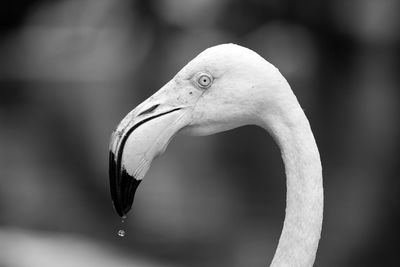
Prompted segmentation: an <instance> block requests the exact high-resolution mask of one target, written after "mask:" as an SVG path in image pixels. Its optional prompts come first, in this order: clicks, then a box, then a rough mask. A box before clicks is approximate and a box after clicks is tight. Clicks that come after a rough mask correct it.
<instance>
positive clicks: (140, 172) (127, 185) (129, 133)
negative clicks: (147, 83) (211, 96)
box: [109, 84, 189, 217]
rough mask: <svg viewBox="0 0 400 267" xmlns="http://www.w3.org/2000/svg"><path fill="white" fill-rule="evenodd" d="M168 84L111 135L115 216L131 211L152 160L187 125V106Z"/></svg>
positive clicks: (112, 189) (139, 107) (110, 160)
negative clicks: (137, 190)
mask: <svg viewBox="0 0 400 267" xmlns="http://www.w3.org/2000/svg"><path fill="white" fill-rule="evenodd" d="M173 89H174V87H173V86H171V84H167V85H166V86H164V87H163V88H161V89H160V90H159V91H158V92H157V93H155V94H154V95H153V96H152V97H150V98H148V99H147V100H145V101H144V102H143V103H142V104H140V105H139V106H138V107H136V108H135V109H134V110H132V111H131V112H130V113H129V114H128V115H126V117H125V118H124V119H123V120H122V121H121V123H120V124H119V125H118V127H117V129H116V130H115V131H114V132H113V133H112V135H111V142H110V159H109V176H110V188H111V198H112V201H113V204H114V208H115V210H116V211H117V213H118V215H119V216H121V217H123V216H125V215H126V214H127V213H128V212H129V210H130V209H131V206H132V203H133V199H134V195H135V192H136V189H137V187H138V186H139V184H140V182H141V181H142V179H143V177H144V176H145V174H146V172H147V171H148V169H149V167H150V164H151V162H152V160H153V159H154V158H155V157H157V156H158V155H160V154H161V153H163V152H164V151H165V149H166V147H167V145H168V143H169V142H170V141H171V139H172V138H173V136H174V135H175V134H176V133H178V132H179V131H180V130H181V129H182V128H183V127H185V126H186V125H187V124H188V123H189V116H188V115H189V112H188V110H189V109H188V106H187V105H185V104H184V103H182V101H181V102H180V103H179V102H178V100H179V99H180V98H179V97H177V95H176V94H177V91H176V90H173Z"/></svg>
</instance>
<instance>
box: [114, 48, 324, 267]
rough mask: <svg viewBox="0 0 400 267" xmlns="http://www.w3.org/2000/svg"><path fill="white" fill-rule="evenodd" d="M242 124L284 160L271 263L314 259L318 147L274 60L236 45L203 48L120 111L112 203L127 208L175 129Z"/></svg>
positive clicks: (319, 193)
mask: <svg viewBox="0 0 400 267" xmlns="http://www.w3.org/2000/svg"><path fill="white" fill-rule="evenodd" d="M244 125H256V126H259V127H261V128H263V129H265V130H266V131H267V132H268V133H269V134H270V136H272V138H273V139H274V141H275V142H276V143H277V145H278V147H279V149H280V152H281V156H282V160H283V162H284V166H285V174H286V210H285V219H284V222H283V228H282V232H281V235H280V238H279V242H278V245H277V249H276V251H275V254H274V257H273V259H272V262H271V264H270V266H274V267H277V266H313V264H314V262H315V258H316V253H317V249H318V244H319V240H320V237H321V230H322V221H323V203H324V193H323V179H322V165H321V159H320V155H319V150H318V147H317V144H316V141H315V138H314V135H313V132H312V130H311V126H310V123H309V121H308V119H307V117H306V115H305V113H304V110H303V109H302V108H301V106H300V104H299V102H298V100H297V98H296V96H295V94H294V92H293V90H292V89H291V87H290V85H289V83H288V82H287V80H286V79H285V78H284V77H283V75H282V74H281V73H280V71H279V70H278V68H276V67H275V66H274V65H272V64H271V63H269V62H268V61H267V60H266V59H264V58H263V57H262V56H260V55H259V54H258V53H256V52H254V51H253V50H251V49H248V48H246V47H243V46H240V45H236V44H220V45H216V46H213V47H210V48H207V49H206V50H204V51H203V52H201V53H200V54H198V55H197V56H196V57H195V58H194V59H193V60H191V61H190V62H189V63H188V64H187V65H185V66H184V67H183V68H182V69H181V70H180V71H179V72H178V73H177V74H176V75H175V76H174V77H173V78H172V79H171V80H170V81H169V82H167V83H166V84H165V85H164V86H162V87H161V89H159V90H158V91H157V92H155V93H154V94H153V95H152V96H150V97H149V98H148V99H147V100H145V101H144V102H142V103H141V104H139V105H138V106H137V107H136V108H134V109H133V110H132V111H131V112H129V113H128V114H127V115H126V116H125V117H124V118H123V119H122V121H121V122H120V124H119V125H118V126H117V128H116V130H115V131H114V132H113V133H112V135H111V141H110V156H109V178H110V190H111V198H112V202H113V205H114V208H115V210H116V212H117V213H118V214H119V215H120V216H121V217H124V216H126V214H127V213H128V212H129V211H130V209H131V207H132V204H133V199H134V195H135V192H136V189H137V188H138V185H139V184H140V182H141V181H142V179H143V178H144V176H145V174H146V172H147V171H148V169H149V168H150V165H151V162H152V160H153V159H154V158H156V157H157V156H158V155H160V154H162V153H163V152H164V151H165V149H166V147H167V146H168V143H169V142H170V141H171V139H172V138H173V137H174V136H176V135H177V134H178V133H183V134H189V135H195V136H196V135H197V136H203V135H211V134H214V133H218V132H222V131H227V130H231V129H234V128H237V127H241V126H244Z"/></svg>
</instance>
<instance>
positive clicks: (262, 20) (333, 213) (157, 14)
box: [0, 0, 400, 267]
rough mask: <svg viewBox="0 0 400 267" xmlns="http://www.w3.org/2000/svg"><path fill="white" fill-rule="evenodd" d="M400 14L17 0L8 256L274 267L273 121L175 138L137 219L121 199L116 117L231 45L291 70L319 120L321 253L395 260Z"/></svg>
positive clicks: (329, 257)
mask: <svg viewBox="0 0 400 267" xmlns="http://www.w3.org/2000/svg"><path fill="white" fill-rule="evenodd" d="M399 14H400V1H397V0H328V1H318V0H308V1H300V0H298V1H290V0H285V1H283V0H279V1H278V0H268V1H267V0H264V1H262V0H248V1H239V0H221V1H212V0H186V1H179V0H160V1H156V0H153V1H145V0H142V1H138V0H137V1H135V0H118V1H113V0H57V1H50V0H37V1H28V0H14V1H3V2H2V3H1V4H0V86H1V90H0V149H1V153H0V266H4V267H20V266H21V267H25V266H30V267H31V266H57V267H58V266H98V267H100V266H117V267H118V266H199V267H200V266H233V267H236V266H237V267H239V266H266V265H268V264H269V263H270V261H271V259H272V257H273V254H274V251H275V249H276V246H277V244H278V239H279V235H280V231H281V228H282V223H283V218H284V208H285V192H286V191H285V190H286V189H285V175H284V169H283V164H282V162H281V158H280V153H279V150H278V148H277V146H276V145H275V144H274V142H273V140H272V139H271V138H270V137H269V136H268V135H267V134H266V133H265V132H264V131H263V130H261V129H259V128H256V127H250V126H249V127H243V128H240V129H236V130H234V131H230V132H226V133H221V134H217V135H214V136H209V137H184V136H182V137H180V138H177V139H175V140H174V141H173V143H172V144H171V145H170V146H169V149H168V150H167V152H166V153H165V154H164V156H162V157H161V158H158V159H157V160H156V161H155V162H154V164H153V166H152V168H151V170H150V171H149V173H148V174H147V178H146V179H145V181H144V182H143V183H142V184H141V186H140V187H139V190H138V193H137V196H136V200H135V203H134V207H133V211H132V212H131V213H130V214H129V216H128V218H127V220H126V221H125V222H124V223H121V220H120V219H119V217H118V216H117V214H116V213H115V212H114V210H113V208H112V204H111V199H110V194H109V188H108V142H109V138H110V134H111V132H112V131H113V129H114V128H115V127H116V125H117V124H118V123H119V121H120V120H121V119H122V118H123V116H125V114H126V113H127V112H129V111H130V110H131V109H133V108H134V107H135V106H136V105H137V104H139V103H140V102H141V101H143V100H144V99H145V98H147V97H148V96H150V95H151V94H152V93H153V92H155V91H156V90H158V89H159V88H160V87H161V86H162V85H163V84H164V83H165V82H167V81H168V80H169V79H170V78H171V77H172V76H173V75H174V74H175V73H176V72H177V71H178V70H179V69H180V68H181V67H182V66H183V65H184V64H186V63H187V62H188V61H190V60H191V59H192V58H194V57H195V56H196V55H197V54H198V53H199V52H201V51H202V50H204V49H205V48H207V47H209V46H213V45H216V44H220V43H226V42H233V43H237V44H240V45H243V46H246V47H249V48H251V49H253V50H255V51H256V52H258V53H259V54H261V55H262V56H263V57H264V58H266V59H267V60H268V61H270V62H271V63H273V64H274V65H275V66H277V67H278V68H279V69H280V70H281V72H282V73H283V75H284V76H285V77H286V78H287V79H288V81H289V83H290V84H291V86H292V88H293V90H294V92H295V94H296V95H297V96H298V98H299V101H300V103H301V105H302V107H303V108H304V109H305V112H306V114H307V116H308V118H309V120H310V122H311V125H312V128H313V131H314V134H315V137H316V139H317V143H318V145H319V149H320V153H321V157H322V163H323V168H324V187H325V212H324V225H323V232H322V239H321V242H320V247H319V250H318V255H317V259H316V263H315V266H384V265H386V266H389V265H392V266H393V265H394V264H395V262H398V259H397V258H398V257H397V256H398V251H399V245H398V237H399V236H400V235H399V227H398V226H399V224H400V212H399V210H400V209H399V203H400V202H399V200H400V198H399V193H400V186H399V185H400V181H399V179H398V178H399V164H398V158H399V123H398V114H399V108H400V105H399V100H400V97H399V85H400V78H399V77H400V75H399V74H400V71H399V67H400V66H399V63H400V61H399V58H400V57H399V44H400V16H399ZM119 229H124V230H125V231H126V232H127V234H126V236H125V237H124V238H121V237H118V236H117V231H118V230H119Z"/></svg>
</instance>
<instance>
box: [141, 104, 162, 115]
mask: <svg viewBox="0 0 400 267" xmlns="http://www.w3.org/2000/svg"><path fill="white" fill-rule="evenodd" d="M159 105H160V104H156V105H154V106H151V107H149V108H148V109H145V110H143V111H142V112H140V113H139V114H138V116H141V115H145V114H148V113H151V112H152V111H154V110H155V109H156V108H158V106H159Z"/></svg>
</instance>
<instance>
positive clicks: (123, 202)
mask: <svg viewBox="0 0 400 267" xmlns="http://www.w3.org/2000/svg"><path fill="white" fill-rule="evenodd" d="M118 169H119V168H117V163H116V161H115V160H114V153H112V152H110V169H109V175H110V189H111V199H112V202H113V205H114V208H115V211H116V212H117V213H118V215H119V216H120V217H124V216H125V215H126V214H127V213H128V212H129V210H130V209H131V207H132V203H133V199H134V197H135V193H136V189H137V188H138V186H139V184H140V182H141V180H136V179H135V177H133V176H131V175H130V174H129V173H127V172H126V170H125V169H124V168H122V170H121V171H119V170H118Z"/></svg>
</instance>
